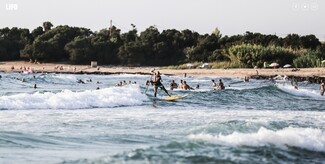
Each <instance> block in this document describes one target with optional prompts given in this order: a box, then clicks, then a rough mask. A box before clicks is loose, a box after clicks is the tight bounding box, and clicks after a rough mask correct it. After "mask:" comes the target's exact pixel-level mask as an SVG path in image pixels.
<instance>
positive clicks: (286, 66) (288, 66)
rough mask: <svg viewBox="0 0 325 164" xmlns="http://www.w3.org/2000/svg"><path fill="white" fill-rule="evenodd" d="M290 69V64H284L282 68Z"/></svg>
mask: <svg viewBox="0 0 325 164" xmlns="http://www.w3.org/2000/svg"><path fill="white" fill-rule="evenodd" d="M290 67H292V65H290V64H286V65H284V66H283V68H290Z"/></svg>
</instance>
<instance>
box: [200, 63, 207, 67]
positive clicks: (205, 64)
mask: <svg viewBox="0 0 325 164" xmlns="http://www.w3.org/2000/svg"><path fill="white" fill-rule="evenodd" d="M208 65H209V63H203V64H202V66H201V68H204V67H207V66H208Z"/></svg>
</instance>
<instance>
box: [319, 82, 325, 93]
mask: <svg viewBox="0 0 325 164" xmlns="http://www.w3.org/2000/svg"><path fill="white" fill-rule="evenodd" d="M324 92H325V83H324V82H323V81H322V83H321V84H320V95H322V96H324Z"/></svg>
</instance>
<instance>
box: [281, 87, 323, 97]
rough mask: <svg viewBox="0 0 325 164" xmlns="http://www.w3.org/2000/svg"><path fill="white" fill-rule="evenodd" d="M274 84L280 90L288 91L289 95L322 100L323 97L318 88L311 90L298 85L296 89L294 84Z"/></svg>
mask: <svg viewBox="0 0 325 164" xmlns="http://www.w3.org/2000/svg"><path fill="white" fill-rule="evenodd" d="M275 86H276V87H277V88H279V89H280V90H282V91H284V92H286V93H289V94H291V95H295V96H300V97H310V98H314V99H319V100H324V97H323V96H321V95H320V92H319V90H312V89H307V88H301V87H298V89H296V88H295V87H294V86H292V85H288V84H276V85H275Z"/></svg>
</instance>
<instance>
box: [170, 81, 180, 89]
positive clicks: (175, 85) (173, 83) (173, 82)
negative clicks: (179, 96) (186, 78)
mask: <svg viewBox="0 0 325 164" xmlns="http://www.w3.org/2000/svg"><path fill="white" fill-rule="evenodd" d="M177 87H178V85H177V83H175V80H172V82H171V83H170V85H169V88H170V90H173V89H175V88H177Z"/></svg>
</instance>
